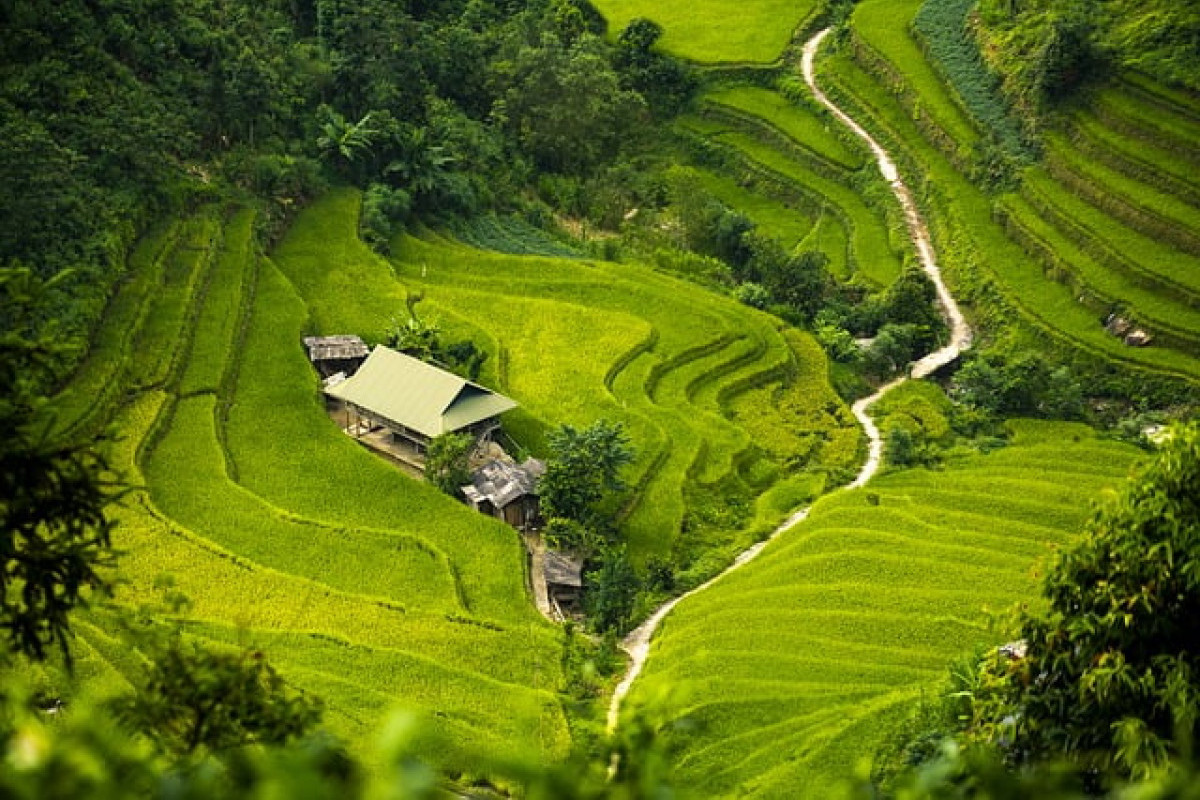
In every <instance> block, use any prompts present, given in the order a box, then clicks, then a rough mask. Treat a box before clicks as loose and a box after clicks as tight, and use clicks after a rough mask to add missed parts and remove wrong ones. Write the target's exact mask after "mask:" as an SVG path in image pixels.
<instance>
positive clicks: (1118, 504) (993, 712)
mask: <svg viewBox="0 0 1200 800" xmlns="http://www.w3.org/2000/svg"><path fill="white" fill-rule="evenodd" d="M1042 592H1043V594H1044V596H1045V598H1046V600H1047V602H1048V604H1049V608H1048V609H1047V610H1046V611H1044V612H1036V613H1035V612H1029V611H1026V612H1024V613H1023V614H1022V615H1021V618H1020V630H1021V636H1022V638H1023V639H1024V640H1025V642H1026V643H1027V646H1028V652H1027V654H1026V655H1025V657H1023V658H1016V659H1009V658H1006V657H1004V656H1002V655H999V654H997V655H995V656H993V657H992V659H991V660H990V661H989V662H988V663H987V664H986V665H985V667H984V670H983V676H984V680H983V684H984V686H985V687H986V689H985V690H984V691H982V692H981V693H980V694H979V695H978V696H977V698H976V702H975V720H974V732H975V735H977V736H978V737H980V738H982V739H985V740H989V741H992V742H997V743H1000V744H1001V745H1002V747H1003V749H1004V750H1005V752H1006V753H1007V756H1008V758H1009V759H1010V760H1011V761H1014V762H1017V763H1021V764H1027V763H1032V762H1036V761H1040V760H1045V759H1053V758H1058V757H1065V758H1067V759H1069V760H1071V761H1072V762H1075V763H1077V764H1079V765H1081V766H1082V767H1083V768H1084V770H1085V771H1088V772H1092V773H1093V774H1096V775H1099V776H1102V777H1103V778H1105V779H1113V778H1127V777H1132V778H1135V779H1136V778H1144V777H1146V776H1148V775H1149V774H1151V773H1152V772H1154V771H1156V770H1158V769H1159V768H1161V767H1163V766H1165V764H1166V762H1167V760H1168V759H1169V758H1171V757H1173V756H1179V755H1187V754H1188V753H1187V750H1188V748H1189V747H1190V746H1191V744H1192V743H1193V742H1194V741H1196V734H1197V733H1198V732H1200V730H1198V729H1200V725H1198V724H1197V723H1198V720H1200V651H1198V650H1197V647H1196V643H1197V642H1200V614H1197V609H1200V427H1198V426H1197V425H1195V424H1192V425H1190V426H1187V427H1176V428H1173V429H1172V430H1171V438H1170V439H1169V440H1168V441H1167V443H1166V444H1165V445H1164V446H1163V448H1162V450H1161V452H1160V453H1159V454H1158V455H1157V457H1156V458H1155V459H1154V461H1153V462H1152V463H1151V464H1150V465H1149V467H1148V468H1146V469H1145V470H1144V471H1143V472H1142V473H1141V474H1140V475H1139V476H1138V477H1137V478H1136V479H1135V480H1134V481H1133V482H1131V483H1130V484H1129V485H1128V486H1127V487H1126V488H1125V489H1124V490H1123V491H1122V492H1121V493H1120V495H1119V496H1118V497H1117V498H1115V499H1114V500H1112V501H1111V502H1109V503H1108V504H1106V505H1105V506H1104V507H1102V508H1101V509H1100V510H1099V511H1098V512H1097V513H1096V514H1095V516H1094V518H1093V519H1092V521H1091V522H1090V524H1089V525H1088V528H1087V531H1086V532H1085V535H1084V537H1083V539H1082V541H1080V542H1079V543H1078V544H1077V545H1075V546H1074V547H1072V548H1070V549H1069V550H1067V551H1066V552H1064V553H1063V554H1062V555H1061V556H1060V557H1059V558H1058V559H1057V561H1056V562H1055V564H1054V565H1053V567H1052V569H1051V570H1050V572H1049V573H1048V574H1047V576H1046V579H1045V582H1044V584H1043V587H1042Z"/></svg>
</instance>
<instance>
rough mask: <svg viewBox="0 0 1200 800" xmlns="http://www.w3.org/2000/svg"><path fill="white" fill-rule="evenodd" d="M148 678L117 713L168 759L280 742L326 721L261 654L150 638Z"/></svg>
mask: <svg viewBox="0 0 1200 800" xmlns="http://www.w3.org/2000/svg"><path fill="white" fill-rule="evenodd" d="M143 649H144V650H145V652H146V654H147V655H148V656H149V658H150V667H149V672H148V674H147V675H146V678H145V681H144V682H143V683H142V684H141V685H140V686H139V687H138V690H137V694H135V695H134V696H133V698H131V699H129V700H124V701H119V702H118V704H117V714H118V716H119V717H120V718H121V719H123V720H124V721H125V722H126V723H127V724H128V725H129V726H130V727H131V728H132V729H133V730H135V731H138V732H140V733H143V734H145V735H146V736H148V737H149V738H150V739H151V741H153V742H154V744H155V745H156V746H157V747H159V748H161V749H162V750H164V751H165V752H167V753H171V754H173V755H176V756H186V755H192V754H195V753H197V752H198V751H201V750H203V751H206V752H221V751H225V750H230V749H232V748H235V747H241V746H243V745H247V744H251V743H261V744H282V743H284V742H287V741H290V740H293V739H297V738H299V737H301V736H303V735H304V734H306V733H307V732H309V731H311V730H312V728H313V727H314V726H315V725H316V724H317V723H318V722H319V721H320V718H321V703H320V702H318V701H315V700H312V699H310V698H307V697H304V696H303V695H299V694H297V693H296V692H295V691H294V690H292V689H290V688H289V687H288V686H287V685H286V684H285V683H284V681H283V678H282V677H280V675H279V674H278V673H277V672H275V670H274V669H273V668H272V667H271V665H270V664H268V663H267V660H266V658H265V656H264V655H263V654H262V653H260V652H258V651H255V650H228V651H227V650H218V649H215V648H212V647H210V646H206V645H202V644H200V643H198V642H194V641H188V640H185V639H184V637H183V636H182V635H180V634H179V633H178V632H175V633H172V634H171V635H169V636H167V637H166V638H165V639H163V640H153V639H151V640H149V641H148V642H144V643H143Z"/></svg>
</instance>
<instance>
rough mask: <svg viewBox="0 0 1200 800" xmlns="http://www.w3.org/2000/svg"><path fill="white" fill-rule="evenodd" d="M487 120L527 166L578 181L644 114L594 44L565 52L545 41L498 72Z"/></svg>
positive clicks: (584, 42)
mask: <svg viewBox="0 0 1200 800" xmlns="http://www.w3.org/2000/svg"><path fill="white" fill-rule="evenodd" d="M496 81H497V85H498V86H501V87H503V89H502V90H501V91H499V92H498V96H499V99H498V102H497V105H496V107H495V108H494V109H493V114H494V115H495V116H497V117H499V118H501V119H503V120H504V121H505V125H506V128H507V130H508V131H509V133H510V135H511V136H512V137H513V138H514V139H515V140H516V141H517V142H518V143H519V145H520V147H521V149H522V150H523V152H525V153H526V154H527V155H528V156H529V157H530V158H531V159H532V160H533V162H534V163H536V164H537V165H538V166H539V167H541V168H542V169H545V170H548V171H550V172H562V173H568V174H586V173H588V172H591V171H592V170H594V169H595V168H596V167H597V166H599V165H600V164H601V163H602V162H604V161H605V160H607V159H610V158H612V157H613V156H614V155H615V154H616V153H617V151H618V150H619V149H620V147H621V145H622V139H623V137H625V136H628V135H629V131H630V130H632V129H633V127H634V126H633V123H634V121H635V120H636V118H637V117H638V116H639V115H640V114H641V113H642V112H643V111H644V103H643V101H642V98H641V97H640V95H638V94H636V93H635V92H632V91H629V90H625V89H622V88H621V86H620V81H619V79H618V77H617V74H616V73H615V72H614V71H613V68H612V67H611V66H610V64H609V62H608V59H607V55H606V53H605V50H604V46H603V44H602V42H601V41H600V40H599V39H597V38H595V37H592V36H586V35H585V36H582V37H581V38H580V39H579V41H578V42H577V43H576V44H573V45H569V46H568V45H566V44H564V43H563V42H562V41H560V40H559V39H558V38H557V37H555V36H554V35H552V34H549V33H547V34H545V35H543V37H542V39H541V41H540V42H538V43H537V45H536V46H525V47H522V48H521V49H520V50H519V51H518V52H517V53H516V55H515V57H514V58H513V60H512V61H511V62H506V63H505V64H502V65H499V69H498V72H497V75H496Z"/></svg>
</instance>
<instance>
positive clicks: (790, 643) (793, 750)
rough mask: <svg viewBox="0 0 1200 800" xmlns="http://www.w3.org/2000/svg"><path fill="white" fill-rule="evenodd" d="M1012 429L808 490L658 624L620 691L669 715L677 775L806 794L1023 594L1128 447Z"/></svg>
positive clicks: (850, 768)
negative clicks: (976, 444)
mask: <svg viewBox="0 0 1200 800" xmlns="http://www.w3.org/2000/svg"><path fill="white" fill-rule="evenodd" d="M1014 432H1015V434H1016V435H1015V436H1014V439H1013V442H1012V444H1011V445H1010V446H1009V447H1006V448H1004V449H1002V450H1000V451H998V452H995V453H992V454H990V455H977V456H973V457H970V458H966V459H963V460H962V461H961V462H959V463H955V464H953V465H952V466H948V467H946V468H945V469H944V470H940V471H927V470H907V471H902V472H896V473H892V474H889V475H887V476H885V477H882V478H877V479H876V480H874V481H872V482H871V483H870V484H869V485H868V486H866V487H863V488H858V489H854V490H851V491H847V492H842V493H839V494H836V495H833V496H830V497H828V498H826V499H822V500H820V501H818V502H817V503H816V504H815V505H814V506H813V509H812V512H811V513H810V514H809V516H808V518H807V520H805V521H804V522H803V523H801V524H800V525H798V526H797V527H796V528H795V529H793V530H792V531H791V532H789V533H788V534H787V535H785V536H784V537H781V538H780V539H779V540H777V541H776V542H774V543H772V544H771V545H770V546H768V548H767V549H766V550H765V551H764V552H763V554H762V555H761V556H760V557H759V558H758V559H756V560H755V561H754V562H753V563H751V564H749V565H747V566H746V567H744V568H742V569H741V570H739V571H738V572H737V573H734V574H730V575H729V576H727V577H726V578H724V579H722V580H721V581H719V582H718V583H717V584H715V585H714V586H713V587H712V588H711V589H709V590H708V591H707V592H705V593H703V594H701V595H697V596H696V597H693V598H689V599H688V600H687V601H685V602H684V603H682V604H680V606H679V607H678V608H677V609H676V611H675V612H674V613H673V614H672V615H671V616H669V617H668V618H667V620H666V622H665V623H664V624H663V625H662V627H661V628H660V633H659V635H658V637H657V638H656V640H655V642H654V644H653V646H652V649H651V654H650V658H649V660H648V661H647V667H646V670H645V673H644V675H643V677H642V678H641V679H640V681H639V682H638V683H637V684H636V685H635V689H634V692H633V695H632V697H631V702H632V703H633V704H634V705H636V704H637V703H639V702H642V703H649V704H651V705H652V706H654V707H655V708H656V709H657V710H658V711H659V713H667V714H668V715H669V717H670V718H672V719H677V720H680V721H681V722H682V724H681V725H680V727H679V730H680V731H681V732H680V733H678V734H675V735H674V736H673V737H672V739H671V740H670V742H669V746H670V747H671V752H672V760H673V762H674V763H675V764H676V766H677V769H678V770H679V778H680V783H681V784H683V785H686V786H704V787H706V791H708V792H711V794H712V795H713V796H718V797H725V796H739V797H742V796H747V797H823V796H826V795H827V792H828V790H829V787H830V786H832V785H834V784H837V783H838V782H839V781H840V780H842V779H846V778H848V777H849V776H850V775H852V774H853V773H854V770H855V769H856V767H857V766H858V765H859V762H860V760H861V759H862V758H863V757H864V756H867V757H868V758H869V754H870V753H872V752H873V751H874V749H875V748H876V747H878V746H879V745H880V744H881V743H883V742H884V741H885V740H886V738H887V736H888V735H889V732H890V731H891V730H892V729H894V728H895V727H896V726H898V725H899V724H901V723H902V722H903V721H904V719H906V718H907V716H908V715H909V714H910V713H911V707H912V705H913V704H914V703H915V702H917V701H919V700H921V699H922V698H923V697H924V696H926V695H928V694H930V693H932V692H936V691H937V690H938V687H939V684H940V683H941V682H942V681H944V679H945V674H946V667H947V664H948V663H950V662H951V661H953V660H954V659H955V658H956V657H958V656H960V655H962V654H964V653H968V652H970V651H971V650H972V648H974V647H977V646H978V645H979V644H981V643H983V642H989V641H991V640H992V636H993V634H991V633H990V631H989V626H988V612H989V611H991V612H1001V611H1003V610H1004V609H1005V608H1007V607H1009V606H1010V605H1012V604H1013V603H1015V602H1020V601H1023V600H1025V599H1026V598H1029V597H1032V596H1033V594H1034V588H1035V585H1036V581H1037V573H1036V569H1035V567H1034V565H1035V564H1036V563H1037V562H1038V560H1039V558H1042V557H1044V556H1046V554H1047V553H1048V552H1049V551H1050V549H1051V548H1053V547H1055V546H1059V545H1063V544H1066V543H1067V542H1069V541H1071V539H1072V537H1073V535H1074V532H1075V531H1077V530H1078V529H1079V527H1080V525H1081V524H1082V522H1083V520H1084V518H1085V517H1086V516H1087V506H1086V503H1081V502H1080V498H1081V497H1096V498H1099V496H1100V495H1101V493H1102V492H1103V490H1104V489H1105V488H1107V487H1113V486H1115V485H1116V484H1118V483H1119V482H1120V481H1121V480H1122V479H1123V478H1124V477H1125V475H1126V472H1127V470H1128V467H1129V465H1130V464H1131V463H1132V461H1133V460H1134V459H1135V458H1136V457H1137V455H1138V451H1137V450H1136V449H1134V448H1131V447H1128V446H1127V445H1119V444H1114V443H1111V442H1101V441H1097V440H1096V439H1095V438H1094V434H1093V433H1092V432H1091V431H1090V430H1089V429H1087V428H1084V427H1082V426H1070V425H1055V424H1036V425H1035V424H1032V423H1022V424H1016V423H1014Z"/></svg>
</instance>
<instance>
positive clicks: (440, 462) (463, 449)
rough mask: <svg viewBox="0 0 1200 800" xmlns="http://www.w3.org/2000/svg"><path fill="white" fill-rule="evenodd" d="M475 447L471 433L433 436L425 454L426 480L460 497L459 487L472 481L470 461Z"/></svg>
mask: <svg viewBox="0 0 1200 800" xmlns="http://www.w3.org/2000/svg"><path fill="white" fill-rule="evenodd" d="M474 448H475V437H474V436H472V435H471V434H469V433H443V434H442V435H441V436H435V437H433V440H432V441H430V442H429V450H428V452H427V453H426V454H425V480H427V481H429V482H430V483H432V484H433V485H434V486H436V487H438V488H439V489H441V490H442V491H443V492H445V493H446V494H448V495H450V496H451V497H458V491H459V488H460V487H462V486H466V485H467V484H468V483H470V482H471V466H470V464H469V463H468V461H469V459H470V456H471V451H472V450H473V449H474Z"/></svg>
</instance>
